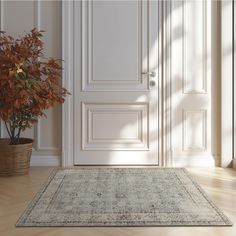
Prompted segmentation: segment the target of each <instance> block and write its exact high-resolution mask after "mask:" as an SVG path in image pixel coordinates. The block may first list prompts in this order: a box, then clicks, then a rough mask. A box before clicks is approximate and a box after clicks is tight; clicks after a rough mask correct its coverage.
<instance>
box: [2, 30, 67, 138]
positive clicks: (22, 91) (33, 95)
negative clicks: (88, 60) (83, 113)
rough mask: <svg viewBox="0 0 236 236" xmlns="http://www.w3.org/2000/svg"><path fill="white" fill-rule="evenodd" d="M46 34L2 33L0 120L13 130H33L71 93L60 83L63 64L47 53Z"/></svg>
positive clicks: (33, 31)
mask: <svg viewBox="0 0 236 236" xmlns="http://www.w3.org/2000/svg"><path fill="white" fill-rule="evenodd" d="M43 32H44V31H37V30H36V29H32V30H31V31H30V32H29V33H26V34H25V35H24V36H22V37H20V38H13V37H11V36H9V35H7V34H6V32H0V88H1V89H0V119H2V120H4V121H5V122H6V123H8V124H9V125H13V126H12V127H10V128H11V129H10V130H13V128H17V129H19V130H25V129H27V128H30V127H32V125H33V124H35V122H37V119H38V117H40V116H43V115H45V114H44V110H45V109H48V108H50V107H52V106H54V105H55V104H56V103H63V102H64V98H65V97H66V96H67V95H68V94H70V93H69V92H68V91H67V90H66V89H65V88H63V87H62V86H61V83H60V79H61V71H62V67H61V64H60V63H61V61H60V60H58V59H55V58H49V59H47V58H45V56H44V54H43V41H42V39H41V38H42V36H43ZM9 135H11V134H9Z"/></svg>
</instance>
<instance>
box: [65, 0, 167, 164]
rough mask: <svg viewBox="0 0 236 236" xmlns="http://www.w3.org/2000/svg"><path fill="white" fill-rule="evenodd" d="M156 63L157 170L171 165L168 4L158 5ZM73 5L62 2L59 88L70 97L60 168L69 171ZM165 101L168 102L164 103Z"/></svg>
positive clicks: (72, 89) (66, 113)
mask: <svg viewBox="0 0 236 236" xmlns="http://www.w3.org/2000/svg"><path fill="white" fill-rule="evenodd" d="M159 4H160V5H159V17H160V18H159V24H160V25H159V28H160V29H161V33H160V35H159V60H160V63H159V64H160V65H162V66H161V68H160V69H159V75H158V90H159V103H158V107H159V108H158V109H159V110H158V113H159V117H158V127H159V135H158V136H159V142H158V145H159V147H158V150H159V153H158V156H159V165H160V166H170V165H171V152H170V147H171V146H170V145H171V140H170V137H171V133H170V132H171V112H170V111H171V110H170V109H171V106H170V105H171V103H170V101H171V99H170V95H171V94H170V83H169V81H170V76H169V75H170V73H169V71H170V65H169V58H170V57H169V55H168V54H170V48H169V47H167V46H166V45H167V41H168V39H169V38H170V37H169V36H170V21H169V20H167V21H165V24H164V21H163V19H168V18H167V16H168V12H169V11H170V2H169V1H160V2H159ZM73 21H74V1H68V0H62V58H63V60H64V61H63V68H64V70H63V75H62V85H63V86H64V87H66V88H67V89H68V90H69V91H70V92H71V95H70V96H69V97H68V98H66V101H65V103H64V104H63V106H62V166H63V167H71V166H73V165H74V158H73V157H74V145H75V144H74V92H75V91H74V53H73V52H74V41H73V38H74V37H73V33H74V22H73ZM167 98H168V100H167Z"/></svg>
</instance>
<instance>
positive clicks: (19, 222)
mask: <svg viewBox="0 0 236 236" xmlns="http://www.w3.org/2000/svg"><path fill="white" fill-rule="evenodd" d="M95 168H101V169H106V168H114V169H136V168H132V167H125V168H122V167H115V166H114V167H106V166H99V167H98V166H94V167H93V166H88V167H85V166H81V167H80V166H78V167H76V166H75V167H70V168H62V167H58V168H53V170H52V171H51V172H50V174H49V176H48V178H47V179H46V181H45V182H44V183H43V184H42V185H41V187H40V188H39V190H38V191H37V192H36V193H35V194H34V197H33V199H32V200H31V201H30V203H29V204H28V205H27V206H26V209H25V210H24V211H23V213H21V215H20V217H19V219H18V220H17V222H16V224H15V227H49V228H50V227H227V226H228V227H230V226H232V225H233V223H232V222H231V221H230V220H229V218H228V217H227V216H226V215H225V214H224V213H223V211H222V210H220V208H219V207H218V206H217V205H216V204H215V203H214V201H212V200H211V199H210V198H209V196H208V195H207V194H206V192H205V191H204V190H203V188H202V187H201V186H200V185H199V184H198V183H197V182H196V180H195V179H194V178H193V176H192V175H191V174H190V173H189V172H188V170H187V169H186V168H184V167H156V166H155V167H151V168H154V169H179V170H182V171H183V172H184V173H185V174H186V175H187V176H188V177H189V179H190V180H191V182H192V183H193V184H194V186H195V187H196V188H197V189H198V190H199V191H200V193H201V194H202V195H203V197H204V198H205V199H206V200H207V202H208V203H209V204H210V205H211V206H212V207H213V208H214V209H215V211H216V212H217V213H218V214H219V215H220V217H221V218H222V222H224V224H211V225H209V224H207V223H206V224H201V223H200V224H199V223H198V224H193V223H190V224H185V225H183V224H171V223H170V224H165V225H154V224H150V225H147V224H145V225H134V224H131V225H129V223H128V224H127V225H125V224H121V225H117V224H116V225H105V224H103V225H99V224H91V223H90V224H88V225H78V224H74V223H72V224H64V223H60V224H59V225H56V224H53V225H50V224H51V223H48V224H47V223H44V224H43V225H37V226H36V225H30V224H28V225H26V224H25V223H24V220H25V219H26V218H27V212H29V211H31V210H32V208H34V206H35V203H36V202H37V201H38V200H39V199H40V197H41V196H42V194H43V193H44V191H45V190H46V189H47V187H48V185H49V184H50V183H51V181H52V180H53V178H54V176H55V175H56V174H57V172H58V171H60V170H76V169H87V170H88V169H95ZM138 168H140V169H147V168H148V167H138ZM149 168H150V167H149Z"/></svg>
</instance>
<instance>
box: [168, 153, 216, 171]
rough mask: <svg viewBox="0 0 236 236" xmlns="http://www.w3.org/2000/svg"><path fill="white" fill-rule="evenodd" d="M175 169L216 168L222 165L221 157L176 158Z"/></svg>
mask: <svg viewBox="0 0 236 236" xmlns="http://www.w3.org/2000/svg"><path fill="white" fill-rule="evenodd" d="M172 164H173V166H174V167H205V168H207V167H215V166H219V165H220V156H202V155H200V156H174V157H173V162H172Z"/></svg>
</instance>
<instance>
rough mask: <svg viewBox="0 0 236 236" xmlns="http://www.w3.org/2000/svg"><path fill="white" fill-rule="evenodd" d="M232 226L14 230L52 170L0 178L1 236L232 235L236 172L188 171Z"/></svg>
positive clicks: (235, 231)
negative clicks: (231, 222)
mask: <svg viewBox="0 0 236 236" xmlns="http://www.w3.org/2000/svg"><path fill="white" fill-rule="evenodd" d="M188 170H189V172H190V173H191V175H192V176H193V178H194V179H195V180H196V181H197V182H198V183H199V184H200V185H201V186H202V188H203V189H204V190H205V191H206V193H207V194H208V195H209V197H210V198H211V199H212V200H213V201H214V202H215V203H216V204H217V206H218V207H220V209H221V210H223V212H224V213H225V214H226V215H227V216H228V217H229V218H230V220H231V221H233V222H234V224H235V225H234V226H233V227H81V228H79V227H73V228H45V227H44V228H16V227H15V223H16V221H17V219H18V218H19V216H20V215H21V214H22V212H23V211H24V209H25V208H26V206H27V205H28V204H29V203H30V201H31V200H32V198H33V197H34V195H35V194H36V193H37V191H38V190H39V189H40V187H41V185H42V184H43V183H44V181H45V180H46V179H47V177H48V175H49V174H50V172H51V171H52V168H50V167H32V168H31V171H30V174H29V175H28V176H20V177H8V178H0V235H3V236H31V235H32V236H158V235H161V236H163V235H165V236H205V235H207V236H235V235H236V171H234V170H232V169H222V168H211V169H198V168H191V169H188Z"/></svg>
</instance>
